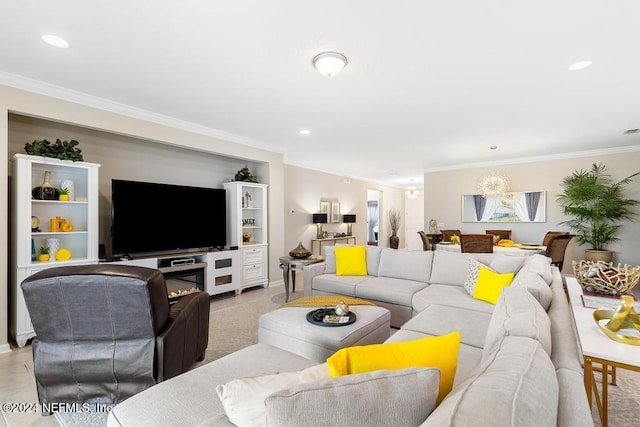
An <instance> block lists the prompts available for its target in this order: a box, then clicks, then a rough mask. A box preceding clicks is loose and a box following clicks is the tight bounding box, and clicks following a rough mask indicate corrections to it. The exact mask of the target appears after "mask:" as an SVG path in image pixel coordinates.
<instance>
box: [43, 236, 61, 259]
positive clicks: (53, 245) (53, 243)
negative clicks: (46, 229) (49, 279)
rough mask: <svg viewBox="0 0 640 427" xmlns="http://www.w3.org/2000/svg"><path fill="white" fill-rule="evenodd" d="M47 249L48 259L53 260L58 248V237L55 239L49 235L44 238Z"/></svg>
mask: <svg viewBox="0 0 640 427" xmlns="http://www.w3.org/2000/svg"><path fill="white" fill-rule="evenodd" d="M46 243H47V249H49V260H50V261H55V259H56V252H58V249H60V239H56V238H55V237H49V238H48V239H47V240H46Z"/></svg>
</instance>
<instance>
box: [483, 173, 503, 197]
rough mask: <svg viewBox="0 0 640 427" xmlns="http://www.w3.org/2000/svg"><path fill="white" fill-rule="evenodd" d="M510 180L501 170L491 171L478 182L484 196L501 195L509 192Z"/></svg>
mask: <svg viewBox="0 0 640 427" xmlns="http://www.w3.org/2000/svg"><path fill="white" fill-rule="evenodd" d="M509 185H510V184H509V180H508V179H507V177H506V176H504V174H501V173H500V172H491V173H490V174H489V175H487V176H485V177H484V178H482V179H481V180H480V182H478V191H480V194H482V196H483V197H501V196H503V195H504V194H505V193H508V192H509Z"/></svg>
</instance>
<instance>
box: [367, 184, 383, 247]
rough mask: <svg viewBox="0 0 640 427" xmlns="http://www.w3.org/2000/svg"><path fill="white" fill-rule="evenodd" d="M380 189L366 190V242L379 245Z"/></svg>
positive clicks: (380, 229)
mask: <svg viewBox="0 0 640 427" xmlns="http://www.w3.org/2000/svg"><path fill="white" fill-rule="evenodd" d="M381 204H382V190H372V189H369V190H367V244H368V245H371V246H379V242H380V237H381V236H382V225H381V223H380V212H382V206H381Z"/></svg>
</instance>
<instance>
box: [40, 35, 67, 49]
mask: <svg viewBox="0 0 640 427" xmlns="http://www.w3.org/2000/svg"><path fill="white" fill-rule="evenodd" d="M42 41H43V42H45V43H47V44H49V45H51V46H54V47H59V48H60V49H67V48H69V46H71V45H70V44H69V42H68V41H66V40H65V39H63V38H62V37H58V36H54V35H53V34H45V35H43V36H42Z"/></svg>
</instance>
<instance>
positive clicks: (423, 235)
mask: <svg viewBox="0 0 640 427" xmlns="http://www.w3.org/2000/svg"><path fill="white" fill-rule="evenodd" d="M418 234H419V235H420V238H421V239H422V249H423V250H425V251H430V250H431V243H430V242H429V236H427V234H426V233H425V232H424V231H418Z"/></svg>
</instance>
